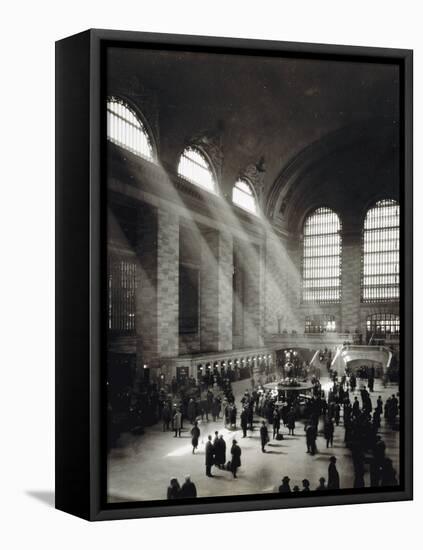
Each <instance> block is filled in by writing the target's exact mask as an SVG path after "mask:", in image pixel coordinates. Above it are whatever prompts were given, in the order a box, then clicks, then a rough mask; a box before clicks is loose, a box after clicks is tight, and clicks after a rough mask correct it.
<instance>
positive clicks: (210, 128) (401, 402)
mask: <svg viewBox="0 0 423 550" xmlns="http://www.w3.org/2000/svg"><path fill="white" fill-rule="evenodd" d="M56 121H57V122H56V136H57V137H56V213H57V224H56V243H57V244H56V262H57V264H56V265H57V271H56V292H57V302H56V306H57V315H56V331H57V332H56V349H57V355H56V506H57V508H59V509H61V510H64V511H66V512H69V513H72V514H75V515H78V516H81V517H83V518H85V519H89V520H102V519H117V518H135V517H147V516H166V515H176V514H199V513H212V512H228V511H242V510H265V509H270V508H286V507H299V506H316V505H334V504H352V503H365V502H379V501H380V502H382V501H394V500H407V499H411V498H412V421H413V418H412V52H411V51H409V50H393V49H383V48H365V47H347V46H330V45H317V44H295V43H287V42H268V41H255V40H240V39H229V38H210V37H208V38H206V37H194V36H178V35H164V34H145V33H135V32H134V33H133V32H119V31H105V30H90V31H86V32H84V33H81V34H79V35H75V36H72V37H69V38H66V39H64V40H61V41H59V42H58V43H57V45H56Z"/></svg>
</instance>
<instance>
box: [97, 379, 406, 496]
mask: <svg viewBox="0 0 423 550" xmlns="http://www.w3.org/2000/svg"><path fill="white" fill-rule="evenodd" d="M321 382H322V386H323V388H324V389H327V388H329V387H330V383H329V380H328V379H322V380H321ZM246 388H250V380H249V379H248V380H242V381H239V382H235V383H234V384H233V391H234V394H235V399H236V405H237V408H238V418H237V422H238V423H239V412H240V408H241V405H240V399H241V396H242V395H243V393H244V391H245V389H246ZM397 391H398V386H396V385H392V384H391V385H388V387H387V388H383V386H382V385H381V382H380V381H379V380H376V382H375V391H374V393H373V394H372V395H371V397H372V402H373V404H375V402H376V399H377V397H378V395H381V396H382V399H383V402H384V403H385V401H386V399H387V398H388V397H389V396H390V395H391V394H392V393H396V392H397ZM355 395H358V396H359V392H358V391H357V392H356V393H355ZM359 400H360V399H359ZM360 404H361V400H360ZM261 420H262V419H261V418H260V417H255V424H254V426H255V429H254V431H253V432H251V431H249V432H247V433H248V437H247V438H245V439H243V438H242V431H241V429H240V428H239V426H238V429H237V430H229V429H227V428H225V426H224V423H223V421H222V419H220V420H219V421H217V422H213V421H209V422H201V420H200V421H199V427H200V431H201V436H200V444H199V447H198V450H197V452H196V454H195V455H193V454H192V446H191V435H190V430H191V425H190V424H189V423H188V421H184V429H183V430H182V434H181V435H182V437H180V438H175V437H174V433H173V432H170V431H169V432H163V431H162V425H161V423H160V424H157V425H155V426H152V427H150V428H147V429H146V431H145V433H144V434H142V435H138V436H133V435H130V434H123V435H122V436H121V438H120V440H119V445H118V447H117V448H115V449H113V450H112V451H111V452H110V453H109V457H108V474H107V477H108V501H109V502H128V501H143V500H157V499H159V500H162V499H166V491H167V487H168V485H169V480H170V479H171V478H173V477H176V478H177V479H178V481H179V483H180V484H182V483H183V481H184V476H185V475H186V474H189V475H190V476H191V479H192V481H193V482H194V483H195V485H196V487H197V494H198V496H200V497H201V496H202V497H209V496H227V495H242V494H257V493H268V492H274V491H277V488H278V486H279V485H280V483H281V479H282V477H284V476H285V475H287V476H288V477H289V478H290V479H291V482H290V486H291V489H292V488H293V487H294V485H298V486H299V487H300V488H301V485H302V483H301V482H302V480H303V479H304V478H307V479H308V480H309V481H310V484H311V489H315V488H316V487H317V485H318V480H319V478H320V477H322V476H323V477H325V478H326V479H327V471H328V465H329V457H330V456H332V455H335V456H336V457H337V468H338V472H339V475H340V483H341V489H343V488H350V487H353V482H354V474H353V468H352V461H351V453H350V451H349V449H347V448H346V447H345V445H344V442H343V438H344V428H343V426H342V419H341V424H340V426H339V427H335V434H334V443H333V448H329V449H326V441H325V439H324V438H323V435H322V433H321V430H322V426H319V432H320V433H319V437H318V439H317V448H318V453H317V454H316V455H314V456H311V455H309V454H307V453H306V442H305V433H304V423H303V422H302V421H297V423H296V430H295V435H294V436H289V435H288V430H287V429H286V428H284V427H282V429H281V432H282V433H283V435H284V440H283V441H276V440H274V441H272V440H271V441H270V443H269V444H268V445H267V447H266V449H267V452H266V453H262V452H261V445H260V434H259V427H260V422H261ZM216 430H217V431H219V434H223V435H224V439H225V440H226V445H227V449H226V460H229V459H230V447H231V444H232V439H233V438H234V437H235V438H236V439H237V441H238V444H239V445H240V447H241V451H242V456H241V462H242V466H241V468H240V469H239V471H238V479H233V477H232V474H231V473H230V472H227V471H221V470H219V469H217V468H215V467H213V468H212V473H213V475H214V477H213V478H208V477H206V475H205V455H204V448H205V443H206V441H207V436H208V435H209V434H211V435H213V437H214V432H215V431H216ZM379 433H380V435H381V436H382V438H383V440H384V441H385V443H386V454H387V456H389V457H390V458H391V459H392V461H393V464H394V468H395V469H396V471H397V476H399V473H400V470H399V437H400V435H399V432H397V431H393V430H391V429H390V428H389V427H388V426H385V424H384V420H383V417H382V426H381V429H380V431H379ZM269 436H270V437H271V436H272V428H271V426H269ZM365 483H366V486H369V485H370V478H369V472H368V470H367V472H366V476H365Z"/></svg>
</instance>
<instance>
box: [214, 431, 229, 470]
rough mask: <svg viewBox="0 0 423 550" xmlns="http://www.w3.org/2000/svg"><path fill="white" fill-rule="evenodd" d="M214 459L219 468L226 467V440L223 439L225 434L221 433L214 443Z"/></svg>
mask: <svg viewBox="0 0 423 550" xmlns="http://www.w3.org/2000/svg"><path fill="white" fill-rule="evenodd" d="M214 461H215V464H216V466H217V467H218V468H220V469H222V468H224V466H225V462H226V441H225V440H224V439H223V435H220V436H219V438H218V440H217V441H216V442H215V443H214Z"/></svg>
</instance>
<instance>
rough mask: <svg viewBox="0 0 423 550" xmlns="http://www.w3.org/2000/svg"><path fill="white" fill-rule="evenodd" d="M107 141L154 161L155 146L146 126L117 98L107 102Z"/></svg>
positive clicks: (111, 98)
mask: <svg viewBox="0 0 423 550" xmlns="http://www.w3.org/2000/svg"><path fill="white" fill-rule="evenodd" d="M107 139H109V140H110V141H112V142H113V143H116V144H117V145H119V146H120V147H123V148H124V149H127V150H128V151H130V152H131V153H134V155H138V156H140V157H143V158H145V159H147V160H154V152H153V146H152V143H151V139H150V136H149V135H148V132H147V130H146V128H145V126H144V124H143V123H142V122H141V121H140V119H139V117H138V116H137V115H136V113H135V111H133V110H132V109H131V108H130V107H129V106H128V105H127V104H126V103H125V102H123V101H122V100H121V99H119V98H116V97H110V98H109V99H108V100H107Z"/></svg>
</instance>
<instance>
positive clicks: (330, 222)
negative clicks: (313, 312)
mask: <svg viewBox="0 0 423 550" xmlns="http://www.w3.org/2000/svg"><path fill="white" fill-rule="evenodd" d="M341 247H342V244H341V223H340V221H339V217H338V216H337V214H335V212H333V211H332V210H330V209H329V208H326V207H322V208H319V209H318V210H316V211H315V212H314V213H313V214H312V215H311V216H309V217H308V218H307V220H306V222H305V224H304V242H303V301H304V302H318V303H319V302H320V303H322V302H332V303H333V302H339V301H340V299H341V252H342V250H341Z"/></svg>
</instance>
